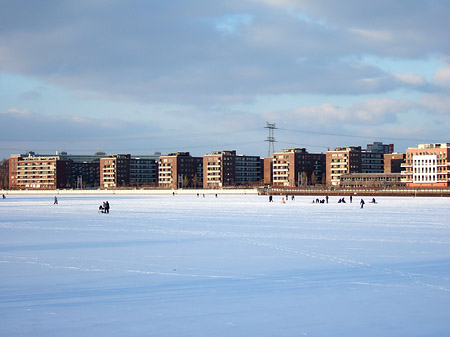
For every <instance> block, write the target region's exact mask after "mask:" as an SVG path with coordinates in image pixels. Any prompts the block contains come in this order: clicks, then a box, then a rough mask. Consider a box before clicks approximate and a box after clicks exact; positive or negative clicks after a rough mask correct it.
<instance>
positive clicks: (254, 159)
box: [235, 155, 264, 185]
mask: <svg viewBox="0 0 450 337" xmlns="http://www.w3.org/2000/svg"><path fill="white" fill-rule="evenodd" d="M263 172H264V161H263V160H262V159H261V158H260V157H259V156H244V155H237V156H236V159H235V182H236V185H247V184H250V185H251V184H257V183H261V180H262V178H263Z"/></svg>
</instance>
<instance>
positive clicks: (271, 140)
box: [264, 122, 277, 158]
mask: <svg viewBox="0 0 450 337" xmlns="http://www.w3.org/2000/svg"><path fill="white" fill-rule="evenodd" d="M276 128H277V127H276V124H275V123H268V122H267V125H266V126H265V127H264V129H269V136H268V137H267V139H266V142H268V143H269V155H268V156H269V158H270V157H272V156H273V152H274V143H275V142H276V140H275V136H274V135H273V131H274V130H275V129H276Z"/></svg>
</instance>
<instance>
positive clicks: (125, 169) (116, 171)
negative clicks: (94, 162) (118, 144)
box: [100, 154, 131, 189]
mask: <svg viewBox="0 0 450 337" xmlns="http://www.w3.org/2000/svg"><path fill="white" fill-rule="evenodd" d="M130 160H131V155H129V154H117V155H113V156H110V157H107V158H101V159H100V188H102V189H108V188H118V187H125V186H128V185H129V184H130Z"/></svg>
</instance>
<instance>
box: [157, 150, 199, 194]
mask: <svg viewBox="0 0 450 337" xmlns="http://www.w3.org/2000/svg"><path fill="white" fill-rule="evenodd" d="M202 165H203V159H202V158H201V157H192V156H191V155H190V154H189V152H172V153H169V154H168V155H167V156H161V157H159V162H158V185H159V187H162V188H170V189H176V188H183V187H201V186H202Z"/></svg>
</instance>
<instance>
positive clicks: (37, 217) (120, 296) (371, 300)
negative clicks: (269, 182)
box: [0, 195, 450, 337]
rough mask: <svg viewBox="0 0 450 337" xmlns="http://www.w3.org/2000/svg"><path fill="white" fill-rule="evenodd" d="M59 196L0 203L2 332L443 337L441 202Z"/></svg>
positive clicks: (449, 302) (446, 249) (445, 222)
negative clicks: (105, 207)
mask: <svg viewBox="0 0 450 337" xmlns="http://www.w3.org/2000/svg"><path fill="white" fill-rule="evenodd" d="M58 198H59V204H58V205H53V196H45V195H44V196H25V195H11V196H8V197H7V199H6V200H0V275H1V278H0V335H1V336H8V337H14V336H45V337H50V336H58V337H61V336H64V337H67V336H77V337H79V336H171V337H182V336H192V337H199V336H208V337H211V336H214V337H218V336H233V337H235V336H242V337H248V336H258V337H259V336H274V337H283V336H333V337H339V336H343V337H344V336H345V337H348V336H358V337H360V336H364V337H367V336H377V337H378V336H396V337H398V336H408V337H410V336H433V337H437V336H449V335H450V319H449V317H450V315H449V309H450V220H449V219H450V218H449V214H450V212H449V206H450V199H448V198H387V197H385V198H377V201H378V203H377V204H370V203H368V201H369V200H370V198H364V199H365V201H366V205H365V206H364V208H363V209H360V207H359V200H360V199H359V198H354V200H353V203H352V204H350V203H348V198H346V199H347V203H346V204H338V203H337V200H338V197H330V201H329V204H312V203H311V201H312V197H296V200H295V201H291V200H289V201H288V202H287V203H286V204H282V203H281V202H280V201H281V197H275V198H274V202H273V203H269V202H268V198H267V197H263V196H252V195H246V196H242V195H239V196H237V195H236V196H232V195H227V196H225V195H219V197H218V198H215V197H214V196H210V195H208V196H206V198H203V197H202V196H200V197H197V196H195V195H177V196H167V195H165V196H164V195H163V196H95V195H94V196H64V195H61V196H58ZM106 199H107V200H108V201H109V202H110V204H111V212H110V214H100V213H98V212H97V209H98V206H99V205H100V203H101V202H102V201H104V200H106Z"/></svg>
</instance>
